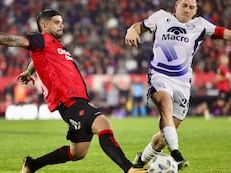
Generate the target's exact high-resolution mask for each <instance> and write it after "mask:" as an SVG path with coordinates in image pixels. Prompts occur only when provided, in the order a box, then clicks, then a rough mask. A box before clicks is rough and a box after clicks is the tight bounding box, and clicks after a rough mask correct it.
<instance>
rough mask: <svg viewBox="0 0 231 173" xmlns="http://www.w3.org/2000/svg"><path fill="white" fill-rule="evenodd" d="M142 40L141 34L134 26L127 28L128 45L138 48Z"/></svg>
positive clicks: (126, 39) (126, 40) (126, 41)
mask: <svg viewBox="0 0 231 173" xmlns="http://www.w3.org/2000/svg"><path fill="white" fill-rule="evenodd" d="M140 42H141V40H140V36H139V34H138V33H137V32H136V31H135V29H133V28H129V29H128V30H127V33H126V36H125V44H126V45H128V46H135V47H137V48H138V44H139V43H140Z"/></svg>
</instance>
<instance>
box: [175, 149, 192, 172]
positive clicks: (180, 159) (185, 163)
mask: <svg viewBox="0 0 231 173" xmlns="http://www.w3.org/2000/svg"><path fill="white" fill-rule="evenodd" d="M171 156H172V157H173V158H174V160H175V161H176V162H177V165H178V170H180V169H183V168H185V167H187V166H188V165H189V162H188V161H187V160H185V159H184V157H183V156H182V154H181V152H180V151H179V150H173V151H171Z"/></svg>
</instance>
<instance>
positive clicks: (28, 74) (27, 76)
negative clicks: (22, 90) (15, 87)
mask: <svg viewBox="0 0 231 173" xmlns="http://www.w3.org/2000/svg"><path fill="white" fill-rule="evenodd" d="M34 73H35V68H34V64H33V62H32V61H31V62H30V64H29V65H28V66H27V69H26V70H25V71H24V72H22V73H21V74H19V76H18V81H20V82H21V83H22V84H27V83H29V82H30V81H31V82H32V83H33V84H34V81H35V79H34V76H33V74H34Z"/></svg>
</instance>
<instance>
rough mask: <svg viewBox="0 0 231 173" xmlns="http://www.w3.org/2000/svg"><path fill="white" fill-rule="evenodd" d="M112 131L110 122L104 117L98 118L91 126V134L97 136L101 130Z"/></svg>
mask: <svg viewBox="0 0 231 173" xmlns="http://www.w3.org/2000/svg"><path fill="white" fill-rule="evenodd" d="M106 129H112V127H111V124H110V122H109V121H108V119H107V117H106V116H105V115H103V114H102V115H100V116H98V117H97V118H96V119H95V120H94V122H93V124H92V132H93V133H94V134H98V133H99V132H100V131H102V130H106Z"/></svg>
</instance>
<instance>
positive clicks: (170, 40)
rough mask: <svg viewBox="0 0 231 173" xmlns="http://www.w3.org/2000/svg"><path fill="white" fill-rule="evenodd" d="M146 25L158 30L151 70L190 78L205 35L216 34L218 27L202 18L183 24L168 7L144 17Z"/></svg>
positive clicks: (178, 77) (179, 77) (187, 79)
mask: <svg viewBox="0 0 231 173" xmlns="http://www.w3.org/2000/svg"><path fill="white" fill-rule="evenodd" d="M143 25H144V27H146V28H148V29H149V30H150V31H152V32H154V33H155V36H154V38H155V41H154V43H153V54H154V57H153V58H152V59H151V61H150V62H149V65H150V71H151V72H155V73H160V74H163V75H167V76H170V77H174V78H177V79H181V80H184V81H190V80H191V78H192V68H191V64H192V59H193V56H194V54H195V53H196V51H197V50H198V48H199V46H200V44H201V43H202V41H203V38H204V36H206V35H207V36H211V35H213V34H214V32H215V28H216V26H215V25H213V24H212V23H210V22H208V21H207V20H205V19H204V18H202V17H196V18H194V19H192V20H191V21H189V22H187V23H181V22H179V21H178V19H177V18H176V17H175V16H174V15H173V14H171V13H169V12H167V11H164V10H159V11H157V12H155V13H153V14H152V15H151V16H149V17H148V18H147V19H144V21H143Z"/></svg>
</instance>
